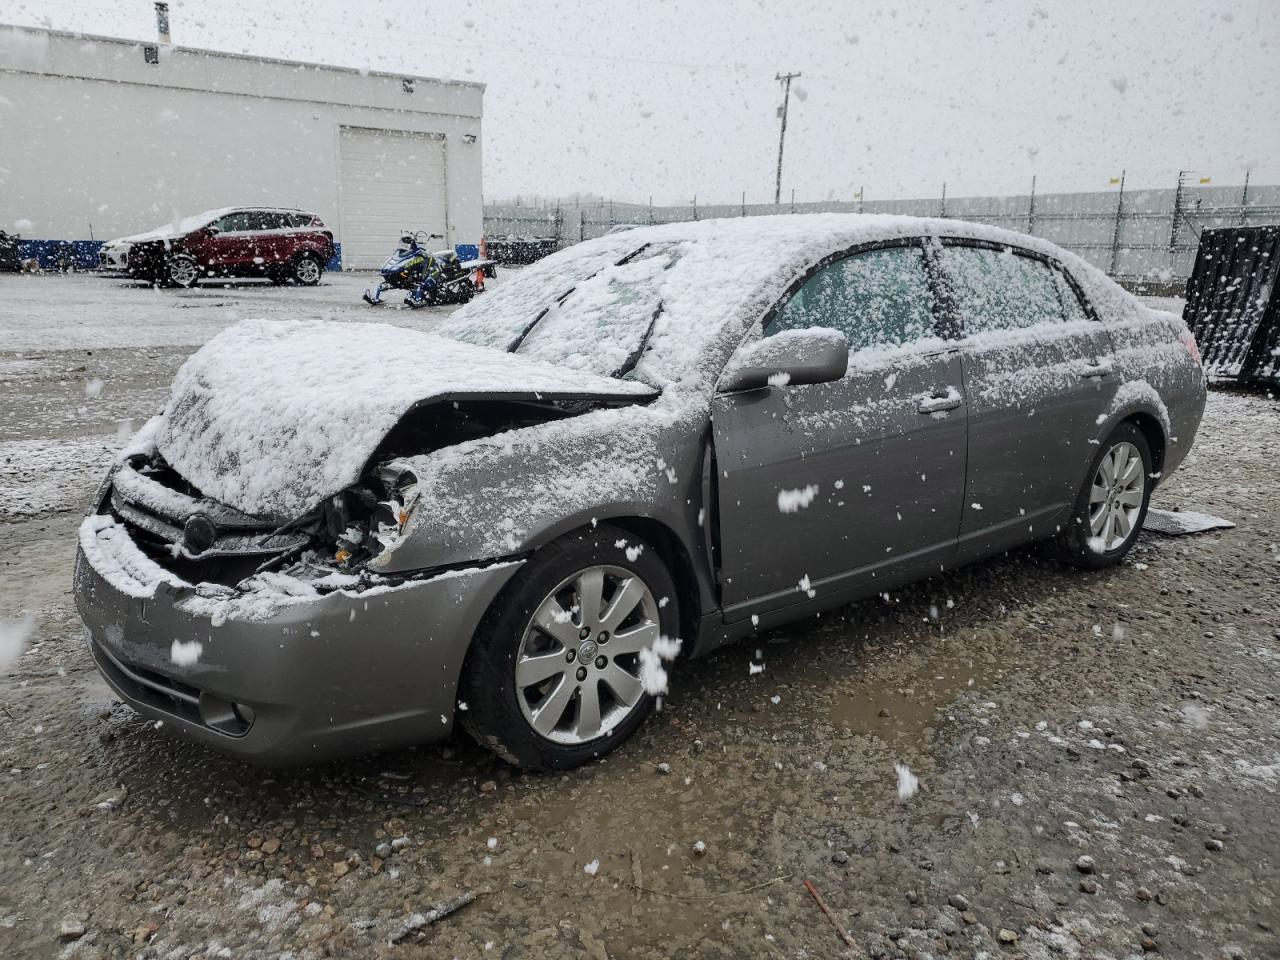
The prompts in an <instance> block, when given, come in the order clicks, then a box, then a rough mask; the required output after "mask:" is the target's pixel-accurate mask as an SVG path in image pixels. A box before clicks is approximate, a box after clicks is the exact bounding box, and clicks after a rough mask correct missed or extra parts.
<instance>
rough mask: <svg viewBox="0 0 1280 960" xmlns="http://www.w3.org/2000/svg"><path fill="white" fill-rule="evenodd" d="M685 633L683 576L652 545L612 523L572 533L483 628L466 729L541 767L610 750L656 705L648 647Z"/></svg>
mask: <svg viewBox="0 0 1280 960" xmlns="http://www.w3.org/2000/svg"><path fill="white" fill-rule="evenodd" d="M678 629H679V613H678V610H677V598H676V594H675V584H674V583H673V582H672V579H671V574H670V573H669V572H668V571H667V568H666V565H665V564H664V563H663V562H662V559H661V558H660V557H659V556H658V554H657V553H656V552H655V551H654V550H653V548H652V547H650V546H649V545H647V544H645V543H642V542H640V541H638V540H637V539H636V538H635V537H634V536H633V535H631V534H628V533H627V532H625V531H623V530H620V529H617V528H609V527H607V526H606V525H604V524H601V525H600V526H599V527H597V528H596V529H594V530H589V531H583V532H580V533H576V534H570V535H569V536H567V537H564V538H562V539H561V540H557V541H555V542H554V543H551V544H549V545H547V546H546V547H544V548H543V549H542V550H540V551H539V552H538V553H536V554H535V555H534V556H533V557H532V558H530V560H529V561H528V563H527V564H526V566H525V568H524V569H523V570H522V571H520V573H519V574H517V575H516V577H515V579H513V581H512V582H511V584H510V585H509V586H508V587H507V589H506V590H505V591H504V592H503V594H502V596H500V597H499V598H498V600H497V601H496V602H495V603H494V606H493V609H492V611H491V614H490V616H488V617H486V620H485V622H484V623H483V624H482V625H481V628H480V631H479V635H478V637H477V640H476V643H475V645H474V646H473V648H472V651H471V653H470V655H469V656H468V659H467V665H466V668H465V671H464V678H463V685H462V696H463V699H464V701H465V702H466V704H467V708H466V709H465V710H464V711H462V712H461V714H460V717H461V719H462V723H463V726H464V727H466V729H467V731H468V732H469V733H470V734H471V735H472V736H473V737H474V738H475V739H476V740H477V741H478V742H479V743H480V744H481V745H482V746H485V747H488V748H489V749H490V750H493V751H494V752H495V753H497V754H498V755H499V756H500V757H502V758H503V759H505V760H507V761H508V762H510V763H513V764H515V765H516V766H518V767H522V768H525V769H529V770H569V769H572V768H573V767H576V766H579V765H581V764H583V763H586V762H588V761H590V760H593V759H595V758H597V757H601V756H603V755H604V754H606V753H608V752H609V751H611V750H613V749H614V748H616V747H617V746H619V745H620V744H621V743H622V742H623V741H624V740H626V739H627V738H628V737H629V736H631V734H632V733H634V732H635V730H636V729H637V728H638V727H639V726H640V724H641V723H643V722H644V719H645V717H647V716H648V715H649V713H650V712H651V711H652V709H653V703H654V701H653V697H652V696H650V695H649V694H648V693H647V692H645V686H644V682H643V680H642V679H641V658H640V651H641V650H643V649H645V648H647V647H652V646H653V645H654V643H655V642H656V641H657V640H658V638H659V637H660V636H667V637H674V636H676V635H677V633H678Z"/></svg>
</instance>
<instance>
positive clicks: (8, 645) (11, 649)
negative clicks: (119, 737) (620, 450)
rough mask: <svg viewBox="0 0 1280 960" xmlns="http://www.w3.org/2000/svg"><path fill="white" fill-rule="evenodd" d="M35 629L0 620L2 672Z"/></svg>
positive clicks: (26, 620)
mask: <svg viewBox="0 0 1280 960" xmlns="http://www.w3.org/2000/svg"><path fill="white" fill-rule="evenodd" d="M35 629H36V618H35V616H34V615H33V614H30V613H28V614H27V615H26V616H22V617H19V618H18V619H17V620H0V674H4V673H6V672H8V670H9V668H10V667H12V666H13V665H14V664H15V663H17V662H18V659H19V658H20V657H21V656H22V654H23V653H24V652H25V651H26V649H27V642H28V641H29V640H30V639H31V635H32V634H33V633H35ZM761 669H764V668H763V667H761Z"/></svg>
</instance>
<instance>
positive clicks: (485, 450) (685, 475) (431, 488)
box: [371, 405, 705, 572]
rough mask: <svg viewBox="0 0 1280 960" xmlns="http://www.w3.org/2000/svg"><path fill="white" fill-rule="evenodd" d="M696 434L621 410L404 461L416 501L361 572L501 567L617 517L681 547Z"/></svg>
mask: <svg viewBox="0 0 1280 960" xmlns="http://www.w3.org/2000/svg"><path fill="white" fill-rule="evenodd" d="M704 427H705V416H703V417H694V416H687V417H685V418H684V419H679V418H675V417H673V416H672V415H671V413H670V411H668V410H665V409H663V408H662V407H661V406H660V405H652V406H628V407H622V408H610V409H601V410H594V411H592V412H590V413H586V414H583V415H581V416H578V417H573V418H570V419H566V420H555V421H551V422H548V423H542V424H537V425H534V426H529V427H524V428H521V429H517V430H511V431H508V432H506V433H502V434H498V435H496V436H491V437H484V438H481V439H477V440H471V441H468V442H466V443H461V444H458V445H456V446H453V447H449V448H446V449H443V450H437V451H435V452H433V453H430V454H425V455H422V456H418V457H409V458H404V460H403V462H404V463H405V464H406V466H408V467H409V469H411V470H412V471H413V473H414V474H415V476H416V477H417V478H418V488H419V491H420V497H419V500H418V502H417V504H416V505H415V507H414V510H413V513H412V516H411V517H410V519H409V521H408V522H407V524H406V526H405V529H404V532H403V535H402V536H401V538H400V539H399V542H398V543H397V544H396V546H395V548H394V549H393V550H389V551H387V552H385V553H383V554H381V555H380V556H378V557H377V558H376V559H375V560H374V561H372V563H371V566H373V567H374V568H375V569H378V570H380V571H384V572H395V571H403V570H412V569H421V568H424V567H434V566H443V565H451V564H457V563H468V562H472V561H476V560H488V559H491V558H494V557H504V556H511V555H514V554H520V553H526V552H530V551H533V550H536V549H538V548H539V547H541V546H543V545H544V544H546V543H548V542H550V541H551V540H554V539H556V538H557V537H559V536H561V535H563V534H564V533H567V532H569V531H570V530H574V529H577V528H579V527H582V526H588V525H590V524H591V523H592V522H600V521H602V520H607V519H611V518H618V517H647V518H652V519H655V520H657V521H659V522H661V523H663V524H664V525H666V526H668V527H670V528H671V529H672V530H674V531H675V532H676V533H677V535H678V536H681V538H682V539H685V540H686V542H687V540H688V537H689V527H690V524H691V523H692V525H693V527H694V529H696V524H697V517H698V511H699V510H700V509H701V507H702V503H701V499H702V493H701V455H702V451H701V445H700V443H699V438H700V437H701V434H702V429H703V428H704Z"/></svg>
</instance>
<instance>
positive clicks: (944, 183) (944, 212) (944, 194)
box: [938, 180, 947, 220]
mask: <svg viewBox="0 0 1280 960" xmlns="http://www.w3.org/2000/svg"><path fill="white" fill-rule="evenodd" d="M938 216H940V217H942V218H943V219H944V220H945V219H946V218H947V181H945V180H943V181H942V206H941V208H940V209H939V211H938Z"/></svg>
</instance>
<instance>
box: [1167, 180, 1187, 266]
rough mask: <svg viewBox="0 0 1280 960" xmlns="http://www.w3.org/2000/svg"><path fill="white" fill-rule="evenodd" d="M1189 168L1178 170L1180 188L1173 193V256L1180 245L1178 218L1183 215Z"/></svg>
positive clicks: (1171, 232)
mask: <svg viewBox="0 0 1280 960" xmlns="http://www.w3.org/2000/svg"><path fill="white" fill-rule="evenodd" d="M1190 172H1191V171H1189V170H1179V171H1178V189H1177V190H1176V191H1174V194H1173V225H1172V226H1171V227H1170V228H1169V255H1170V257H1172V256H1173V252H1174V250H1175V248H1176V247H1177V246H1178V220H1179V219H1180V218H1181V217H1182V185H1183V183H1184V182H1185V181H1186V179H1187V174H1188V173H1190Z"/></svg>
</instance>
